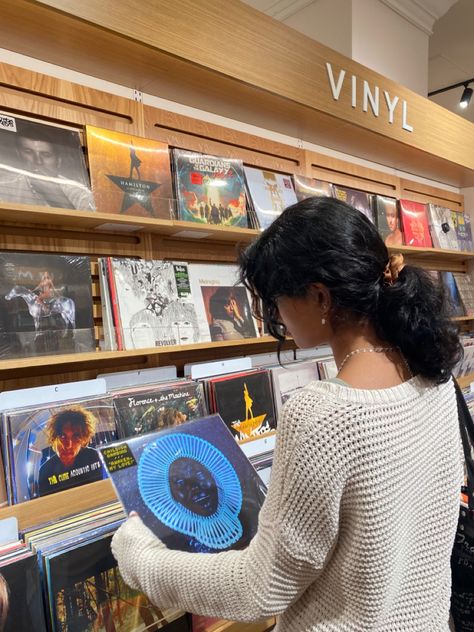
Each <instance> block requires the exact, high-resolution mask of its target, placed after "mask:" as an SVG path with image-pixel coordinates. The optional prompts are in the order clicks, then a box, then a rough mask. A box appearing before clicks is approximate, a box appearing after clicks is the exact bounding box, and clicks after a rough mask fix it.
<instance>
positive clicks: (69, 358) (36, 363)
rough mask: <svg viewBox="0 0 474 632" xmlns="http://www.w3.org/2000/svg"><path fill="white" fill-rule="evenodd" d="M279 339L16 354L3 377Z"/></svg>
mask: <svg viewBox="0 0 474 632" xmlns="http://www.w3.org/2000/svg"><path fill="white" fill-rule="evenodd" d="M276 348H277V342H276V340H275V339H274V338H272V337H271V336H262V337H261V338H245V339H243V340H226V341H222V342H200V343H195V344H192V345H173V346H167V347H152V348H148V349H134V350H131V351H96V352H89V353H68V354H64V355H45V356H34V357H29V358H13V359H9V360H1V361H0V379H7V378H8V379H10V378H11V377H14V376H16V375H18V376H23V377H25V376H28V375H29V374H30V375H36V374H38V372H39V371H42V370H43V369H46V370H47V372H48V373H60V372H63V371H65V370H82V369H84V368H87V367H88V366H94V367H98V368H104V367H105V366H108V365H109V366H115V367H117V366H119V365H123V364H126V363H127V362H133V361H137V360H145V359H146V358H149V357H151V356H154V357H155V358H156V360H157V365H158V366H159V365H160V362H159V359H160V356H163V358H164V359H165V363H169V362H170V360H173V362H174V363H178V364H180V363H181V364H184V363H185V362H187V361H188V359H192V360H195V361H196V362H199V361H200V360H207V359H209V354H211V356H215V358H214V359H218V358H222V357H231V356H235V355H245V354H251V353H252V354H253V353H266V352H270V351H276ZM284 348H285V349H289V348H295V345H294V342H293V341H292V340H290V339H289V340H287V341H286V342H285V344H284Z"/></svg>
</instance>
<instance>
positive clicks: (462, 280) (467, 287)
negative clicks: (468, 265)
mask: <svg viewBox="0 0 474 632" xmlns="http://www.w3.org/2000/svg"><path fill="white" fill-rule="evenodd" d="M453 276H454V279H455V280H456V285H457V287H458V291H459V296H460V297H461V301H462V304H463V307H464V312H465V314H466V316H474V284H473V280H472V277H471V275H470V274H468V273H463V272H454V273H453Z"/></svg>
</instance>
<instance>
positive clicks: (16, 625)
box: [0, 554, 46, 632]
mask: <svg viewBox="0 0 474 632" xmlns="http://www.w3.org/2000/svg"><path fill="white" fill-rule="evenodd" d="M0 630H2V632H21V631H23V630H25V631H26V630H35V631H37V632H43V631H46V623H45V618H44V609H43V600H42V589H41V582H40V573H39V568H38V562H37V559H36V556H34V555H33V554H29V555H28V556H27V557H22V558H21V559H13V560H11V561H5V562H3V561H2V562H1V564H0Z"/></svg>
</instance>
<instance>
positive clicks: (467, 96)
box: [459, 83, 472, 110]
mask: <svg viewBox="0 0 474 632" xmlns="http://www.w3.org/2000/svg"><path fill="white" fill-rule="evenodd" d="M471 97H472V88H470V87H469V84H468V83H466V84H465V85H464V90H463V93H462V97H461V100H460V101H459V107H460V108H462V109H463V110H465V109H466V108H467V106H468V105H469V102H470V100H471Z"/></svg>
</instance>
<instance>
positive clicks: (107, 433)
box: [5, 397, 117, 503]
mask: <svg viewBox="0 0 474 632" xmlns="http://www.w3.org/2000/svg"><path fill="white" fill-rule="evenodd" d="M5 424H6V433H5V434H6V437H7V441H8V451H9V454H10V466H11V478H12V481H11V482H12V492H13V502H14V503H21V502H24V501H26V500H31V499H32V498H36V497H38V496H46V495H48V494H53V493H55V492H58V491H62V490H64V489H70V488H72V487H77V486H78V485H83V484H84V483H91V482H93V481H98V480H101V479H103V478H105V477H106V473H105V470H104V468H103V467H102V463H101V461H100V458H99V455H98V453H97V448H98V446H100V445H103V444H106V443H110V442H112V441H115V440H116V438H117V433H116V429H115V420H114V408H113V404H112V399H111V398H110V397H98V398H91V399H87V400H79V399H78V400H74V401H70V402H64V403H62V404H52V405H43V406H38V407H30V408H27V409H17V410H12V411H6V412H5Z"/></svg>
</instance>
